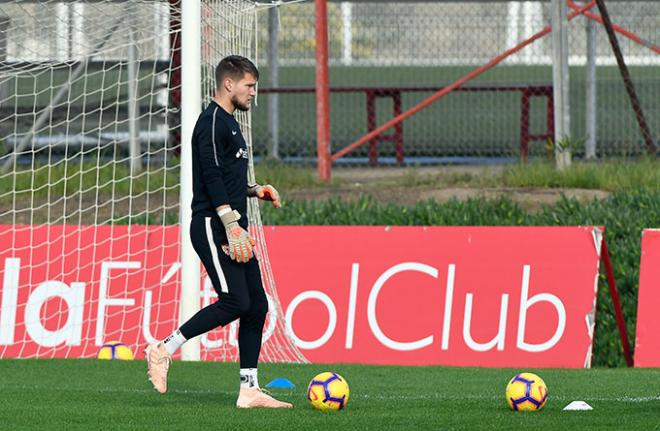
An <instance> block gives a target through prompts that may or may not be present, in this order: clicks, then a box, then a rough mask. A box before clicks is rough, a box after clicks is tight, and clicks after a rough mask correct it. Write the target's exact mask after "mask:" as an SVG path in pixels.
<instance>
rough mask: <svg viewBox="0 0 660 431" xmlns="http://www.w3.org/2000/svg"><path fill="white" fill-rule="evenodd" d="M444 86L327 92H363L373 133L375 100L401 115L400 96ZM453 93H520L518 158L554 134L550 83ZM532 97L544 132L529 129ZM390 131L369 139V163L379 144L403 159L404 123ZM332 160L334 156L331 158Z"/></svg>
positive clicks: (268, 91)
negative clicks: (542, 114)
mask: <svg viewBox="0 0 660 431" xmlns="http://www.w3.org/2000/svg"><path fill="white" fill-rule="evenodd" d="M442 88H443V87H332V88H330V93H364V95H365V106H366V110H367V132H372V131H373V130H375V129H376V128H377V127H378V126H377V121H376V101H377V99H379V98H387V97H388V98H391V99H392V113H393V114H394V117H397V116H399V115H400V114H401V111H402V103H401V96H402V94H404V93H411V92H433V93H435V92H438V91H440V90H442ZM454 91H456V92H519V93H520V95H521V97H520V157H521V158H522V159H523V160H524V161H526V160H527V156H528V154H529V143H530V142H532V141H539V140H540V141H544V142H545V141H546V140H547V139H548V138H553V136H554V104H553V93H552V86H551V85H507V86H494V85H490V86H470V87H459V88H457V89H455V90H454ZM259 93H261V94H272V93H279V94H301V93H314V88H313V87H280V88H260V89H259ZM532 97H545V98H546V104H545V106H546V131H545V133H538V134H532V133H531V132H530V99H531V98H532ZM392 128H393V129H394V131H393V132H392V134H389V135H385V134H383V133H380V134H378V135H376V136H374V137H373V138H372V139H370V140H369V141H368V144H369V150H368V154H369V164H370V165H372V166H375V165H377V164H378V143H379V142H394V148H395V152H396V160H397V162H398V163H400V164H402V163H403V162H404V142H405V138H404V133H403V122H398V123H396V124H395V125H394V126H392ZM333 159H334V157H333Z"/></svg>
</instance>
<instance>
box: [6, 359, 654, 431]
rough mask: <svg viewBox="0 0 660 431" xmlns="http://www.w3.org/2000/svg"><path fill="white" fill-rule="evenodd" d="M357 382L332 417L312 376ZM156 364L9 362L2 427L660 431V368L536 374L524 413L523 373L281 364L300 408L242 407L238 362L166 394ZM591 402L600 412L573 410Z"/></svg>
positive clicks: (284, 394)
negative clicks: (317, 401) (312, 391)
mask: <svg viewBox="0 0 660 431" xmlns="http://www.w3.org/2000/svg"><path fill="white" fill-rule="evenodd" d="M327 370H332V371H335V372H338V373H340V374H342V375H343V376H344V377H345V378H346V379H347V381H348V382H349V384H350V386H351V399H350V401H349V404H348V407H347V408H346V409H345V410H344V411H341V412H338V413H329V414H328V413H321V412H317V411H315V410H312V408H311V407H310V406H309V405H308V404H307V401H306V400H305V392H306V387H307V383H308V381H309V380H310V379H311V378H312V377H313V376H314V375H316V374H317V373H319V372H321V371H327ZM145 371H146V365H145V363H144V361H128V362H119V361H98V360H75V359H71V360H7V359H5V360H0V393H1V394H2V408H1V409H0V428H2V429H11V430H22V429H40V430H46V429H85V430H89V429H134V430H146V429H219V430H235V429H263V430H298V429H306V430H314V429H319V430H322V429H323V430H326V429H331V430H334V429H336V430H340V429H344V430H345V429H361V430H390V429H402V430H410V429H420V430H430V429H433V430H436V429H443V430H478V429H484V430H516V429H534V430H558V429H569V430H570V429H578V430H605V429H618V430H620V429H626V430H654V429H660V384H659V383H658V381H659V378H660V370H635V369H632V370H631V369H616V370H614V369H592V370H555V369H552V370H550V369H547V370H529V371H533V372H536V373H538V374H539V375H540V376H541V377H543V378H544V380H545V382H546V384H547V385H548V388H549V392H550V397H549V401H548V403H547V405H546V407H545V408H544V409H543V410H542V411H540V412H533V413H514V412H511V411H509V409H508V407H507V406H506V403H505V399H504V388H505V387H506V383H507V382H508V380H509V379H510V378H511V377H512V376H513V375H515V374H516V373H517V372H520V371H521V370H513V369H485V368H442V367H385V366H363V365H338V364H335V365H323V364H315V365H283V364H278V365H271V364H263V365H262V366H261V367H260V376H259V379H260V383H261V384H262V385H265V384H266V383H267V382H268V381H270V380H271V379H273V378H275V377H286V378H288V379H290V380H291V381H293V382H294V383H295V384H296V387H295V389H293V390H277V391H276V394H277V396H278V397H280V398H281V399H283V400H286V401H290V402H292V403H294V405H295V408H294V410H293V411H264V410H249V411H245V410H238V409H236V408H235V406H234V405H235V402H236V394H237V388H238V365H237V364H235V363H185V362H175V363H174V364H173V366H172V369H171V374H170V376H171V378H170V392H169V393H168V394H166V395H164V396H163V395H159V394H158V393H156V392H154V391H153V389H152V388H151V386H150V383H149V382H148V381H147V379H146V374H145ZM572 400H584V401H586V402H588V403H589V404H591V405H592V406H593V408H594V410H593V411H589V412H565V411H562V408H563V407H564V406H565V405H566V404H568V403H569V402H570V401H572Z"/></svg>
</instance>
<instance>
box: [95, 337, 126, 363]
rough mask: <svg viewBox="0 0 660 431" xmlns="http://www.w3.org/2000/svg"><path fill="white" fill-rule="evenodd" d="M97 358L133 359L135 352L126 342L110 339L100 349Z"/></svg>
mask: <svg viewBox="0 0 660 431" xmlns="http://www.w3.org/2000/svg"><path fill="white" fill-rule="evenodd" d="M96 358H97V359H121V360H124V361H130V360H132V359H133V352H132V351H131V349H130V348H129V347H128V346H127V345H126V344H124V343H121V342H119V341H108V342H107V343H105V344H104V345H102V346H101V348H100V349H99V353H98V354H97V355H96Z"/></svg>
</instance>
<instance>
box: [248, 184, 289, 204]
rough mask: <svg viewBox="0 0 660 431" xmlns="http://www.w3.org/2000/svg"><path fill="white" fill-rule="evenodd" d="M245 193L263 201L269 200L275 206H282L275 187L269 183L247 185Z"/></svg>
mask: <svg viewBox="0 0 660 431" xmlns="http://www.w3.org/2000/svg"><path fill="white" fill-rule="evenodd" d="M247 195H248V197H251V198H259V199H261V200H264V201H271V202H272V203H273V206H274V207H275V208H281V207H282V201H281V200H280V194H279V193H278V192H277V190H276V189H275V187H273V186H271V185H270V184H266V185H264V186H261V185H259V184H255V185H252V186H248V192H247Z"/></svg>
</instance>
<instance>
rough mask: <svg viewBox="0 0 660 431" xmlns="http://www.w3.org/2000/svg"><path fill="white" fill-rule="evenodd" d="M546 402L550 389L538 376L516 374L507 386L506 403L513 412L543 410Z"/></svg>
mask: <svg viewBox="0 0 660 431" xmlns="http://www.w3.org/2000/svg"><path fill="white" fill-rule="evenodd" d="M546 401H548V387H547V386H546V385H545V382H544V381H543V379H542V378H540V377H539V376H537V375H536V374H532V373H520V374H516V375H515V376H514V377H513V378H512V379H511V381H509V384H508V385H506V402H507V404H509V407H510V408H511V410H514V411H521V412H531V411H537V410H541V409H542V408H543V406H544V405H545V403H546Z"/></svg>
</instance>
